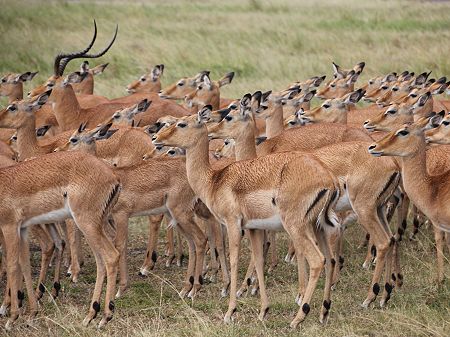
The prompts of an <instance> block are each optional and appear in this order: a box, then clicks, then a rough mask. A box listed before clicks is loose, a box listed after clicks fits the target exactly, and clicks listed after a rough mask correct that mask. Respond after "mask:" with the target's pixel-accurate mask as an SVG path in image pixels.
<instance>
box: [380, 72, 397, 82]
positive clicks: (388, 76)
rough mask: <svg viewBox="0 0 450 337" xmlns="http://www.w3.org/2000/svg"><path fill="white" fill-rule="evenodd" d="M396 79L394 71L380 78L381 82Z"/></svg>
mask: <svg viewBox="0 0 450 337" xmlns="http://www.w3.org/2000/svg"><path fill="white" fill-rule="evenodd" d="M396 80H397V75H396V74H395V73H390V74H387V75H386V77H385V78H383V79H382V81H381V82H394V81H396Z"/></svg>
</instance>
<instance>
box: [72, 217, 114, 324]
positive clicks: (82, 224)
mask: <svg viewBox="0 0 450 337" xmlns="http://www.w3.org/2000/svg"><path fill="white" fill-rule="evenodd" d="M73 218H74V220H75V223H76V224H77V226H78V228H80V230H81V232H82V233H83V235H84V237H85V238H86V241H87V243H88V245H89V247H90V248H91V250H92V253H93V254H94V257H95V262H96V265H97V278H96V280H95V287H94V292H93V294H92V299H91V303H90V307H89V312H88V314H87V316H86V317H85V319H84V320H83V325H84V326H87V325H88V324H89V323H90V322H91V321H92V320H93V319H95V318H96V317H97V314H98V312H99V311H100V298H101V292H102V287H103V282H104V279H105V274H106V279H107V280H106V293H105V308H104V313H103V318H102V320H101V321H100V323H99V328H101V327H102V326H104V325H105V324H106V323H107V322H109V321H110V320H111V319H112V316H113V312H114V309H115V305H114V301H113V300H114V292H115V287H116V279H117V269H118V267H117V266H118V262H119V252H118V250H117V249H116V248H115V247H114V244H113V243H112V241H111V240H110V239H109V238H108V236H107V235H106V233H105V231H104V228H105V226H106V225H107V220H106V219H101V218H96V217H92V218H89V217H88V216H87V215H84V216H83V215H78V216H77V215H74V217H73Z"/></svg>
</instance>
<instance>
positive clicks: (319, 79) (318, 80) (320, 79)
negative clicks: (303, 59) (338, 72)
mask: <svg viewBox="0 0 450 337" xmlns="http://www.w3.org/2000/svg"><path fill="white" fill-rule="evenodd" d="M326 77H327V76H326V75H323V76H320V77H315V78H314V81H313V83H312V85H313V86H314V87H316V88H317V87H319V86H320V85H321V84H322V82H323V81H324V80H325V78H326Z"/></svg>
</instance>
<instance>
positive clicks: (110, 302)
mask: <svg viewBox="0 0 450 337" xmlns="http://www.w3.org/2000/svg"><path fill="white" fill-rule="evenodd" d="M115 309H116V305H115V304H114V301H109V310H111V311H114V310H115Z"/></svg>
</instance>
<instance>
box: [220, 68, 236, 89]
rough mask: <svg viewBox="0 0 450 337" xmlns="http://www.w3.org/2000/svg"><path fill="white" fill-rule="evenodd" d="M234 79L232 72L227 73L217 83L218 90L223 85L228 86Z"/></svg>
mask: <svg viewBox="0 0 450 337" xmlns="http://www.w3.org/2000/svg"><path fill="white" fill-rule="evenodd" d="M233 78H234V71H232V72H229V73H227V74H226V75H225V76H224V77H222V78H221V79H220V80H219V81H218V83H219V88H220V87H223V86H224V85H227V84H230V83H231V81H232V80H233Z"/></svg>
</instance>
